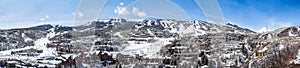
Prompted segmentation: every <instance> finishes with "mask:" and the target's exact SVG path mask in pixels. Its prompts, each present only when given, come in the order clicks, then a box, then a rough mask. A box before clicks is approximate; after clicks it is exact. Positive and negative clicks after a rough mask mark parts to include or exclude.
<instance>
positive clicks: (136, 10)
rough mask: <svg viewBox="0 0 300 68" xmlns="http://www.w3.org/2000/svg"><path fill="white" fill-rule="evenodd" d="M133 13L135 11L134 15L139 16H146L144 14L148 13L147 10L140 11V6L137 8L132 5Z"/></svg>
mask: <svg viewBox="0 0 300 68" xmlns="http://www.w3.org/2000/svg"><path fill="white" fill-rule="evenodd" d="M132 13H133V14H134V15H137V16H139V17H144V16H146V15H147V14H146V13H145V12H143V11H140V10H139V9H138V8H136V7H132Z"/></svg>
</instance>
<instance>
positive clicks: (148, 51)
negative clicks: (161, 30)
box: [121, 38, 174, 58]
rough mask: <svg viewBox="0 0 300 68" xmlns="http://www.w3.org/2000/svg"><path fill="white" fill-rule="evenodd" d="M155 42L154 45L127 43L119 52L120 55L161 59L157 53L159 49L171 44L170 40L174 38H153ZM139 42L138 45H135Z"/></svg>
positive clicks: (143, 42)
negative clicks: (137, 55) (136, 55)
mask: <svg viewBox="0 0 300 68" xmlns="http://www.w3.org/2000/svg"><path fill="white" fill-rule="evenodd" d="M154 39H155V40H157V41H156V42H154V43H149V42H146V41H128V43H129V46H126V47H125V49H123V50H122V51H121V52H122V54H129V55H133V56H134V55H135V54H139V55H140V56H144V57H148V58H153V57H161V56H159V55H158V54H157V53H158V52H159V51H160V49H161V47H163V46H165V45H167V44H171V42H169V41H170V40H174V38H154ZM137 42H139V43H137Z"/></svg>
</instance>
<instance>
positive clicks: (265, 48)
mask: <svg viewBox="0 0 300 68" xmlns="http://www.w3.org/2000/svg"><path fill="white" fill-rule="evenodd" d="M266 50H268V48H267V47H264V48H263V49H262V50H258V52H265V51H266Z"/></svg>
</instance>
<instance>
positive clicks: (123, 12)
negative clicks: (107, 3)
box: [114, 6, 130, 15]
mask: <svg viewBox="0 0 300 68" xmlns="http://www.w3.org/2000/svg"><path fill="white" fill-rule="evenodd" d="M114 12H115V14H118V15H127V14H129V13H130V12H129V11H128V10H127V7H120V6H118V7H117V8H116V9H115V10H114Z"/></svg>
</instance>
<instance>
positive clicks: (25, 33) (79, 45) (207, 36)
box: [0, 19, 300, 67]
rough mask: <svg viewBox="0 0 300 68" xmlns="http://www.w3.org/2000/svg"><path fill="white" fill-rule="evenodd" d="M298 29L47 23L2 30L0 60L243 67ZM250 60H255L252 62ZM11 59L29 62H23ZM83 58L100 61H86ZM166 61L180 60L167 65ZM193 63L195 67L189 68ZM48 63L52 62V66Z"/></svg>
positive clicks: (168, 22)
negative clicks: (70, 60) (25, 54)
mask: <svg viewBox="0 0 300 68" xmlns="http://www.w3.org/2000/svg"><path fill="white" fill-rule="evenodd" d="M299 28H300V27H288V28H281V29H277V30H274V31H268V32H262V33H260V32H254V31H252V30H250V29H247V28H242V27H239V26H238V25H235V24H232V23H225V24H219V23H212V22H206V21H200V20H195V21H177V20H173V19H145V20H135V19H107V20H97V21H91V22H88V23H86V24H84V25H80V26H62V25H49V24H45V25H40V26H34V27H29V28H22V29H10V30H0V45H1V46H0V48H1V49H0V58H1V56H11V55H19V54H16V53H20V54H23V52H26V50H28V49H33V51H34V50H37V51H39V50H41V51H43V52H42V53H37V54H36V56H34V57H39V58H42V59H47V58H45V57H49V56H50V57H56V59H61V58H62V57H63V58H66V57H64V56H66V55H68V56H71V55H72V56H74V57H75V56H77V57H78V58H76V59H77V61H76V63H74V64H78V66H83V67H84V66H91V67H97V66H105V65H107V64H106V63H109V64H115V63H116V62H118V63H124V64H125V65H127V67H130V66H138V65H137V63H136V65H132V64H130V63H128V62H132V61H129V60H122V61H121V59H118V57H119V58H120V55H121V56H123V58H126V59H138V60H141V59H144V61H145V62H146V61H147V62H148V61H149V62H152V63H153V65H154V66H158V65H159V64H164V65H163V66H165V67H172V66H177V67H180V66H184V65H185V64H190V65H198V66H201V67H203V66H204V67H205V66H209V67H212V66H213V64H208V61H209V62H212V63H213V62H215V63H218V65H220V66H219V67H228V66H233V65H236V66H238V67H243V66H247V65H248V66H251V64H253V63H254V61H256V60H257V59H260V58H257V56H260V54H258V53H260V52H265V51H266V53H268V54H270V52H272V51H269V50H268V49H274V48H279V49H281V50H284V49H285V48H287V47H288V46H286V45H288V44H287V43H292V42H291V41H288V42H286V41H284V40H285V39H287V38H285V37H288V39H293V40H297V38H290V37H299V36H300V34H299V33H300V31H299ZM263 31H265V30H263ZM278 41H282V42H278ZM272 47H273V48H272ZM30 53H31V52H30ZM118 55H119V56H118ZM270 55H271V54H270ZM21 56H23V55H21ZM93 56H100V57H102V56H106V59H105V60H103V57H102V58H100V60H99V58H98V59H97V58H91V57H93ZM178 56H179V57H178ZM23 57H24V56H23ZM26 57H28V56H26ZM74 57H73V59H74V60H75V58H74ZM107 57H111V58H107ZM253 57H256V58H257V59H252V58H253ZM31 58H32V57H31ZM14 59H16V60H21V61H27V60H25V58H16V57H15V58H14ZM27 59H28V58H27ZM87 59H94V60H99V61H101V62H95V61H86V60H87ZM61 60H63V61H65V60H66V59H61ZM107 60H110V61H107ZM116 60H118V61H116ZM157 60H159V61H157ZM167 60H180V61H176V62H175V61H172V63H171V62H169V61H168V62H167ZM204 60H206V61H204ZM233 60H234V61H233ZM31 61H39V60H37V59H32V60H31ZM154 61H155V62H154ZM160 61H163V63H160ZM43 62H44V61H43ZM194 62H197V63H198V64H193V63H194ZM22 63H25V62H22ZM30 63H33V62H30ZM39 63H42V61H41V62H39ZM45 63H46V62H45ZM47 63H51V64H53V62H47ZM96 63H99V64H100V65H96ZM174 63H176V64H174ZM142 64H147V63H142ZM149 65H150V64H149ZM210 65H211V66H210ZM216 65H217V64H216ZM254 65H255V64H254ZM150 66H151V65H150Z"/></svg>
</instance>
